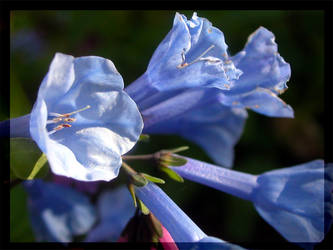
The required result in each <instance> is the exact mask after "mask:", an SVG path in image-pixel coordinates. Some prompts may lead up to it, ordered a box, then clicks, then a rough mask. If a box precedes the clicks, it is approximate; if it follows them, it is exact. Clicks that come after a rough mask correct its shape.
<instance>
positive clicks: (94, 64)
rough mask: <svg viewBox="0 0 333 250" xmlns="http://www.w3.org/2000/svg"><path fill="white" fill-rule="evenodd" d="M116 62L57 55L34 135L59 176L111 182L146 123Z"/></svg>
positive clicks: (33, 120)
mask: <svg viewBox="0 0 333 250" xmlns="http://www.w3.org/2000/svg"><path fill="white" fill-rule="evenodd" d="M123 87H124V83H123V79H122V77H121V75H120V74H119V73H118V72H117V70H116V68H115V66H114V64H113V63H112V62H111V61H110V60H108V59H104V58H101V57H97V56H87V57H79V58H74V57H72V56H69V55H64V54H60V53H57V54H56V55H55V57H54V59H53V61H52V63H51V65H50V68H49V72H48V73H47V75H46V77H45V78H44V80H43V82H42V84H41V86H40V88H39V92H38V97H37V100H36V103H35V105H34V107H33V109H32V111H31V114H30V135H31V137H32V139H33V140H35V142H36V143H37V144H38V146H39V148H40V149H41V150H42V151H43V152H44V153H45V154H46V156H47V159H48V161H49V163H50V166H51V169H52V171H53V172H54V173H55V174H57V175H63V176H66V177H71V178H74V179H77V180H81V181H97V180H104V181H109V180H112V179H114V178H115V177H116V176H117V175H118V172H119V168H120V166H121V163H122V160H121V155H123V154H125V153H126V152H128V151H129V150H130V149H131V148H132V147H133V146H134V145H135V143H136V141H137V140H138V138H139V135H140V133H141V131H142V127H143V122H142V118H141V115H140V113H139V111H138V108H137V106H136V104H135V102H134V101H133V100H132V99H131V98H130V97H129V96H128V95H127V94H126V93H125V92H124V91H123Z"/></svg>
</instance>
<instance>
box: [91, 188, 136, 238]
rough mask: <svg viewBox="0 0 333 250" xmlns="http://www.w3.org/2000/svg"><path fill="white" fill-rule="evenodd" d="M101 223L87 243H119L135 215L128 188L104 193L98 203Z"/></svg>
mask: <svg viewBox="0 0 333 250" xmlns="http://www.w3.org/2000/svg"><path fill="white" fill-rule="evenodd" d="M97 207H98V214H99V218H100V220H99V223H98V224H97V225H96V227H94V228H93V229H92V230H91V231H90V232H89V234H88V235H87V237H86V239H85V242H100V241H109V242H110V241H113V242H115V241H117V240H118V238H119V236H120V234H121V232H122V231H123V229H124V228H125V226H126V224H127V222H128V221H129V219H130V218H131V217H132V216H133V215H134V212H135V208H134V205H133V200H132V198H131V195H130V193H129V191H128V190H127V188H126V187H119V188H117V189H114V190H112V191H109V190H107V191H104V192H103V193H102V194H101V195H100V196H99V198H98V201H97Z"/></svg>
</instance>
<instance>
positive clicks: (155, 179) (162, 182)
mask: <svg viewBox="0 0 333 250" xmlns="http://www.w3.org/2000/svg"><path fill="white" fill-rule="evenodd" d="M141 175H142V176H143V177H145V178H146V179H147V180H149V181H151V182H155V183H160V184H164V183H165V181H164V180H163V179H160V178H157V177H155V176H151V175H149V174H145V173H141Z"/></svg>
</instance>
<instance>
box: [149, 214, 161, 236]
mask: <svg viewBox="0 0 333 250" xmlns="http://www.w3.org/2000/svg"><path fill="white" fill-rule="evenodd" d="M149 217H150V222H151V225H152V227H153V230H154V232H155V233H156V234H157V236H158V238H162V237H163V229H162V225H161V222H160V221H159V220H158V219H157V218H156V217H155V216H154V215H153V214H152V213H150V214H149Z"/></svg>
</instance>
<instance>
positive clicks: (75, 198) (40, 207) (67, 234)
mask: <svg viewBox="0 0 333 250" xmlns="http://www.w3.org/2000/svg"><path fill="white" fill-rule="evenodd" d="M23 186H24V188H25V190H26V191H27V193H28V212H29V217H30V221H31V226H32V229H33V231H34V233H35V237H36V240H37V241H47V242H71V241H72V240H73V237H74V236H77V235H82V234H85V233H87V232H88V231H89V230H90V229H91V227H92V226H93V224H94V223H95V221H96V211H95V208H94V206H93V205H92V204H91V203H90V201H89V199H88V197H87V196H85V195H84V194H82V193H80V192H77V191H76V190H74V189H71V188H69V187H64V186H63V185H59V184H55V183H51V182H44V181H42V180H40V179H38V180H33V181H25V182H24V183H23Z"/></svg>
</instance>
